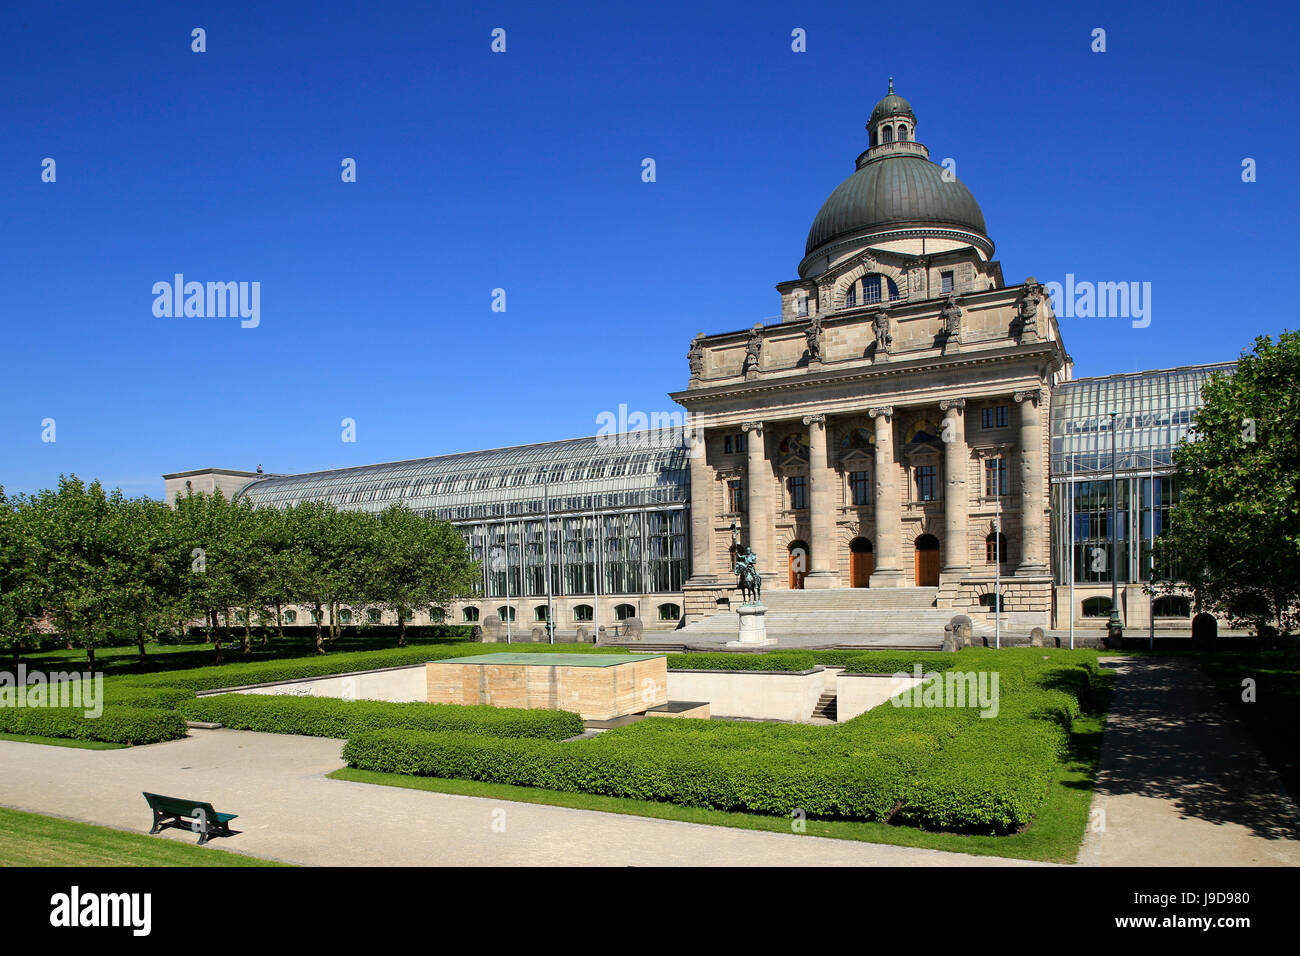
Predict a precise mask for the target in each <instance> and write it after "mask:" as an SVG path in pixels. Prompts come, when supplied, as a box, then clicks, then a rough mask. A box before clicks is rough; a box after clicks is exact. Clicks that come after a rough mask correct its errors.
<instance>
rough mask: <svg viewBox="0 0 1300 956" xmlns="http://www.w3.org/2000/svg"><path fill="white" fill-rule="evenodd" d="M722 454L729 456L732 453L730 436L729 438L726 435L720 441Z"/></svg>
mask: <svg viewBox="0 0 1300 956" xmlns="http://www.w3.org/2000/svg"><path fill="white" fill-rule="evenodd" d="M722 452H723V454H725V455H730V454H731V452H732V448H731V436H730V435H728V436H727V437H726V438H724V439H722Z"/></svg>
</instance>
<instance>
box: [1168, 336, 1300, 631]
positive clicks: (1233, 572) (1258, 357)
mask: <svg viewBox="0 0 1300 956" xmlns="http://www.w3.org/2000/svg"><path fill="white" fill-rule="evenodd" d="M1201 396H1202V399H1203V400H1204V403H1205V404H1204V407H1203V408H1202V409H1201V410H1200V411H1199V412H1198V413H1197V416H1196V423H1195V425H1194V427H1193V433H1192V435H1191V436H1190V437H1189V439H1188V440H1185V441H1183V442H1182V443H1180V445H1179V446H1178V448H1177V449H1176V451H1175V453H1174V462H1175V464H1176V466H1177V468H1178V481H1179V484H1180V489H1181V493H1180V497H1179V500H1178V502H1177V504H1176V505H1175V506H1174V508H1173V509H1172V511H1171V514H1170V521H1169V527H1168V529H1167V530H1166V531H1165V532H1164V533H1163V534H1161V535H1160V537H1159V538H1158V539H1157V541H1156V549H1155V551H1156V561H1157V563H1158V565H1160V566H1164V567H1172V568H1176V569H1177V572H1176V576H1177V577H1178V578H1181V579H1182V580H1183V581H1184V582H1186V584H1187V585H1188V586H1190V587H1191V589H1192V591H1193V593H1194V595H1195V597H1196V601H1197V603H1198V605H1199V606H1200V607H1202V608H1203V609H1206V610H1209V611H1211V612H1213V613H1215V614H1217V615H1219V616H1222V617H1226V618H1228V620H1229V621H1230V622H1232V623H1233V624H1234V625H1241V624H1246V623H1248V624H1251V625H1253V626H1254V627H1255V628H1256V629H1257V631H1258V632H1259V633H1260V634H1261V635H1263V634H1266V633H1267V632H1268V630H1269V629H1270V628H1271V627H1277V628H1278V629H1279V630H1281V631H1283V632H1287V633H1290V632H1291V631H1292V630H1293V629H1294V627H1295V625H1296V623H1297V614H1298V611H1300V488H1297V484H1298V483H1300V333H1297V332H1283V333H1282V334H1281V335H1280V336H1279V337H1278V340H1277V342H1274V341H1272V339H1271V338H1269V337H1268V336H1261V337H1260V338H1257V339H1256V340H1255V346H1254V351H1253V352H1251V353H1243V354H1242V357H1241V359H1240V361H1239V363H1238V365H1237V370H1236V372H1235V373H1233V374H1231V375H1224V374H1216V375H1214V376H1213V377H1212V378H1211V379H1210V381H1209V382H1208V383H1206V385H1205V387H1204V388H1203V389H1202V391H1201ZM1159 589H1160V590H1165V591H1173V590H1176V589H1177V585H1176V584H1174V583H1169V584H1164V585H1160V586H1159Z"/></svg>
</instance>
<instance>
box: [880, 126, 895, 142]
mask: <svg viewBox="0 0 1300 956" xmlns="http://www.w3.org/2000/svg"><path fill="white" fill-rule="evenodd" d="M881 133H882V134H883V135H882V137H881V138H882V140H883V141H884V142H886V143H892V142H893V141H894V127H892V126H886V127H885V128H884V129H883V130H882V131H881Z"/></svg>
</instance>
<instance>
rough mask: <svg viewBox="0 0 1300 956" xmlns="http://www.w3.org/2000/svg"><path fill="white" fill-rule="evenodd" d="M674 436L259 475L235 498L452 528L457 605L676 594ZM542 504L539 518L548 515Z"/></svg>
mask: <svg viewBox="0 0 1300 956" xmlns="http://www.w3.org/2000/svg"><path fill="white" fill-rule="evenodd" d="M688 441H689V439H688V437H687V435H686V434H685V431H684V429H682V428H667V429H661V430H657V431H649V432H633V433H630V434H622V435H617V436H611V437H609V438H607V439H598V438H580V439H573V440H570V441H559V442H547V443H545V444H539V445H523V446H519V447H515V448H502V449H496V450H493V451H484V452H471V453H468V454H463V455H444V456H440V457H437V458H421V459H415V460H413V461H402V462H391V463H387V464H381V465H367V466H364V467H360V468H343V469H337V470H334V471H322V472H313V473H310V474H302V475H285V476H268V477H266V478H260V479H257V480H255V481H253V482H251V483H250V484H249V485H247V486H246V487H245V488H244V489H243V490H242V491H241V492H240V493H239V497H241V498H247V499H249V500H250V501H252V502H253V503H254V504H256V505H259V506H261V505H273V506H276V507H285V506H288V505H293V504H297V503H299V502H303V501H324V502H326V503H328V504H331V505H334V506H335V507H337V508H341V509H344V510H357V511H370V512H377V511H381V510H383V509H384V508H385V507H387V506H389V505H391V504H394V503H399V502H400V503H402V504H405V505H406V506H407V507H408V508H410V509H411V510H413V511H416V512H419V513H422V514H426V515H430V516H433V517H437V518H441V519H444V520H446V521H450V522H451V523H452V524H453V525H455V526H456V527H457V528H458V529H459V530H460V532H461V534H462V535H463V536H464V537H465V541H466V543H467V545H468V546H469V549H470V554H471V556H472V557H473V559H474V560H475V561H477V562H479V564H480V567H481V568H482V579H481V581H480V582H479V586H478V588H477V589H476V591H475V593H474V594H473V595H465V597H482V596H487V597H492V598H498V597H499V598H505V597H507V596H508V597H510V598H515V597H544V596H545V595H546V593H547V578H548V574H549V578H550V582H549V583H550V588H551V594H552V595H553V596H557V597H558V596H564V595H574V594H595V593H597V591H596V589H597V587H599V593H601V594H638V593H646V592H658V591H665V592H668V591H681V589H682V582H684V581H685V580H686V578H687V576H688V575H689V574H690V568H689V567H688V563H689V558H688V555H689V552H690V548H689V544H688V541H687V524H688V522H687V520H686V508H687V504H688V501H689V498H690V477H689V471H688V455H689V444H688ZM548 504H549V512H550V515H549V520H548V517H547V510H548Z"/></svg>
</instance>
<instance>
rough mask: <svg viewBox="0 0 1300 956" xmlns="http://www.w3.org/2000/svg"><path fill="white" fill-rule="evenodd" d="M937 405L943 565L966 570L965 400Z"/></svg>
mask: <svg viewBox="0 0 1300 956" xmlns="http://www.w3.org/2000/svg"><path fill="white" fill-rule="evenodd" d="M939 408H940V409H942V411H943V435H942V437H943V482H944V489H943V568H944V570H945V571H968V570H970V544H969V543H968V541H967V518H968V516H969V514H970V496H969V495H968V494H967V492H966V469H967V467H968V465H969V464H970V449H969V448H967V447H966V399H964V398H950V399H948V400H946V401H942V402H940V403H939Z"/></svg>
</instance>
